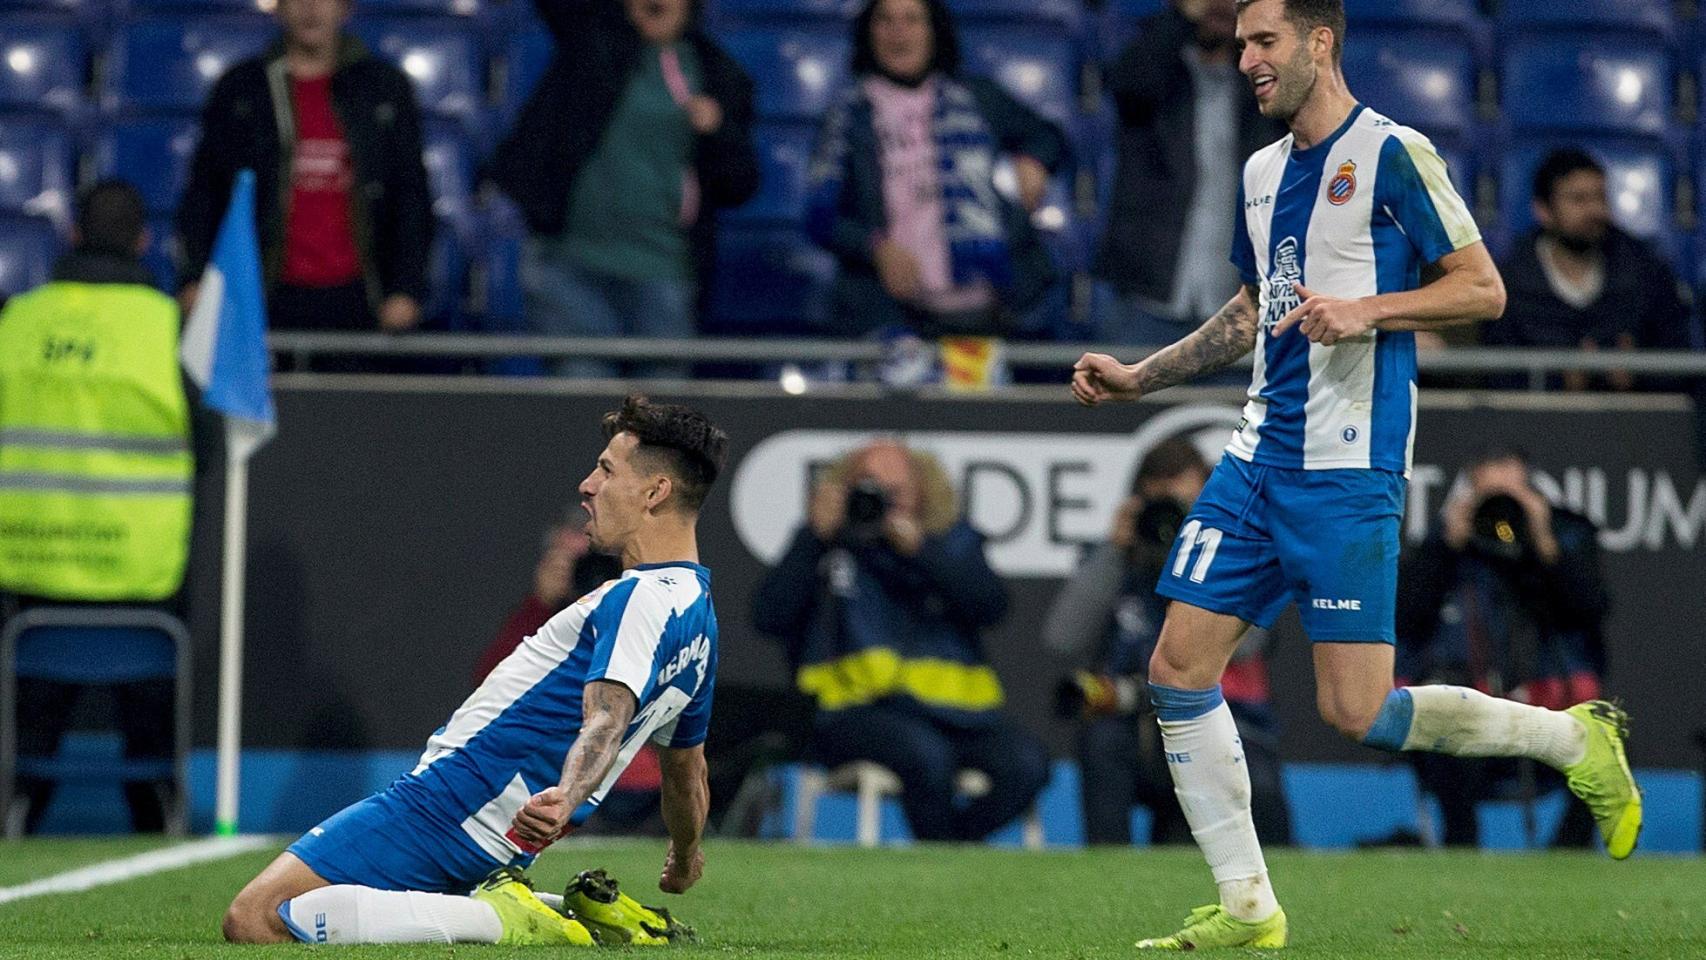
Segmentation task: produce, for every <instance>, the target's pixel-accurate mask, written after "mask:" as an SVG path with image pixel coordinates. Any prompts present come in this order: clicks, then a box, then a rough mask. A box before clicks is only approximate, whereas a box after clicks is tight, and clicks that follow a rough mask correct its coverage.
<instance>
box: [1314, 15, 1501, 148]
mask: <svg viewBox="0 0 1706 960" xmlns="http://www.w3.org/2000/svg"><path fill="white" fill-rule="evenodd" d="M1442 41H1443V42H1442ZM1344 67H1345V81H1346V82H1347V83H1348V84H1349V85H1350V88H1351V90H1352V92H1354V93H1355V94H1356V96H1357V99H1359V100H1361V101H1362V102H1363V103H1366V104H1368V105H1369V106H1370V107H1371V108H1373V109H1375V110H1378V111H1379V112H1381V113H1383V114H1385V115H1387V116H1389V117H1391V118H1392V119H1393V120H1396V121H1398V122H1399V123H1402V124H1404V125H1405V126H1411V127H1417V128H1420V129H1425V130H1428V131H1430V132H1432V131H1449V132H1451V133H1453V134H1456V135H1465V134H1467V133H1468V131H1469V128H1470V127H1471V126H1473V125H1474V123H1475V58H1474V54H1473V53H1472V52H1471V50H1470V48H1469V46H1468V45H1467V44H1466V43H1461V42H1457V43H1454V42H1450V41H1449V40H1445V39H1444V38H1443V37H1442V36H1440V35H1435V34H1432V33H1431V32H1430V33H1419V32H1415V33H1413V32H1410V31H1406V30H1387V29H1385V28H1380V27H1371V28H1369V29H1368V30H1366V31H1358V32H1357V37H1356V42H1354V43H1351V44H1349V45H1347V46H1346V47H1345V61H1344Z"/></svg>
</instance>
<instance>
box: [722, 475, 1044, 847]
mask: <svg viewBox="0 0 1706 960" xmlns="http://www.w3.org/2000/svg"><path fill="white" fill-rule="evenodd" d="M808 519H809V522H808V523H807V524H806V526H804V527H803V528H802V529H801V530H800V531H799V533H798V534H796V535H795V537H794V541H793V544H792V545H791V546H790V547H789V549H788V552H787V553H786V554H785V555H784V556H783V557H782V559H781V561H780V562H778V563H777V565H776V566H775V567H774V568H773V569H772V570H771V571H770V572H769V574H768V575H766V577H765V578H764V581H763V583H762V584H760V586H759V588H758V591H757V593H756V595H755V596H754V598H753V601H754V602H753V621H754V624H755V626H756V627H757V628H758V630H759V631H760V632H762V633H765V634H768V635H770V636H773V637H776V638H778V639H780V640H781V641H782V642H783V644H784V645H785V647H786V650H787V653H788V659H789V662H790V665H791V666H792V667H793V669H794V670H795V677H796V682H797V684H798V686H799V688H800V690H802V691H803V692H805V693H807V694H810V695H811V696H813V697H815V698H816V700H817V705H818V713H817V720H816V723H815V727H814V729H813V740H812V742H813V748H814V750H815V752H816V754H817V756H818V759H819V760H821V761H822V762H823V763H825V764H828V765H830V766H836V765H839V764H843V763H848V762H851V761H855V760H869V761H871V762H874V763H878V764H881V765H882V766H884V767H887V768H888V769H890V770H892V771H894V773H895V775H896V776H897V777H899V778H900V782H901V787H902V791H903V792H902V795H901V804H902V806H903V807H904V808H905V810H906V817H907V821H908V822H909V823H910V824H911V827H912V833H913V835H914V836H916V837H917V838H918V839H920V840H981V839H983V838H985V837H987V836H988V835H989V834H990V833H991V832H993V831H994V830H996V829H997V828H999V827H1001V826H1002V825H1003V824H1005V823H1007V822H1008V821H1010V820H1013V819H1015V818H1016V817H1018V816H1019V815H1020V814H1021V813H1023V812H1024V811H1025V809H1026V808H1028V807H1029V806H1030V805H1031V803H1032V802H1033V801H1034V800H1035V799H1036V796H1037V794H1038V793H1039V792H1041V790H1042V788H1043V786H1044V785H1045V784H1046V783H1047V782H1048V776H1049V758H1048V752H1047V750H1046V749H1045V748H1044V747H1043V745H1042V744H1041V743H1040V742H1039V741H1038V740H1037V739H1036V738H1035V737H1033V736H1031V735H1030V734H1029V733H1026V732H1025V731H1023V730H1021V729H1019V728H1018V727H1017V726H1015V725H1014V724H1013V723H1012V722H1011V721H1010V720H1009V719H1008V718H1006V717H1005V716H1004V715H1003V714H1002V713H1001V709H1000V708H1001V704H1002V702H1003V699H1004V697H1003V694H1002V690H1001V681H1000V680H999V679H998V678H997V677H996V675H995V671H994V670H993V669H992V668H991V667H990V666H989V664H988V662H987V661H986V660H985V658H984V654H983V644H982V641H981V640H980V638H979V631H980V630H982V629H983V628H985V627H989V626H993V625H994V624H996V623H998V622H999V621H1000V620H1001V618H1002V617H1003V616H1004V615H1005V614H1006V612H1007V591H1006V588H1005V587H1004V586H1003V585H1002V583H1001V580H1000V578H999V577H997V576H996V574H995V571H993V570H991V569H990V568H989V564H988V562H987V561H986V560H985V559H984V555H983V535H982V534H980V533H978V532H977V531H976V530H974V529H972V527H971V526H970V525H969V524H968V523H966V522H965V521H964V520H963V519H961V518H960V517H959V512H958V509H957V507H956V504H955V498H954V492H953V488H952V487H951V486H949V484H948V479H947V477H946V475H945V474H944V473H943V472H942V468H941V467H940V466H939V465H937V463H936V461H935V460H934V459H933V458H931V457H928V456H926V455H924V454H920V453H917V452H915V451H911V450H908V449H907V448H906V447H904V446H902V445H901V444H900V443H898V442H894V441H880V442H877V443H873V444H871V445H869V446H867V447H864V448H862V449H860V450H857V451H855V452H853V453H852V454H849V455H848V456H846V457H844V458H842V460H840V461H839V462H838V463H836V464H835V465H834V466H832V467H831V468H829V470H827V471H826V474H825V476H824V478H823V479H822V481H821V482H820V483H818V485H817V487H816V488H815V489H814V490H813V492H812V498H811V506H810V515H809V518H808ZM967 768H970V769H976V770H981V771H983V772H984V773H985V774H987V775H988V777H989V781H990V789H989V792H988V793H987V794H984V795H983V796H981V797H975V798H970V799H967V800H965V801H964V802H961V798H956V797H955V795H954V778H955V774H956V773H957V772H958V771H960V770H963V769H967Z"/></svg>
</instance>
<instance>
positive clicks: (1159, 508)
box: [1132, 497, 1185, 547]
mask: <svg viewBox="0 0 1706 960" xmlns="http://www.w3.org/2000/svg"><path fill="white" fill-rule="evenodd" d="M1132 525H1133V526H1134V527H1135V528H1136V533H1137V536H1136V537H1135V538H1133V539H1134V540H1135V541H1136V542H1138V543H1142V544H1147V545H1148V546H1151V547H1166V546H1168V545H1169V544H1171V543H1172V542H1173V538H1174V537H1176V536H1178V535H1179V528H1180V527H1182V526H1184V525H1185V505H1184V504H1182V503H1180V502H1179V501H1177V500H1174V499H1173V498H1171V497H1157V498H1156V499H1154V500H1151V501H1149V502H1148V503H1145V504H1144V505H1143V509H1142V510H1139V511H1138V512H1137V519H1136V520H1134V521H1133V524H1132Z"/></svg>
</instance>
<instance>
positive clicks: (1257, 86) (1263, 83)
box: [1250, 73, 1279, 97]
mask: <svg viewBox="0 0 1706 960" xmlns="http://www.w3.org/2000/svg"><path fill="white" fill-rule="evenodd" d="M1278 82H1279V81H1278V80H1276V79H1275V78H1274V75H1273V74H1271V73H1264V74H1261V75H1260V76H1257V77H1253V78H1251V80H1250V86H1251V88H1252V89H1254V90H1255V91H1256V96H1258V97H1260V96H1263V95H1265V94H1267V93H1268V92H1269V91H1271V90H1273V88H1274V84H1275V83H1278Z"/></svg>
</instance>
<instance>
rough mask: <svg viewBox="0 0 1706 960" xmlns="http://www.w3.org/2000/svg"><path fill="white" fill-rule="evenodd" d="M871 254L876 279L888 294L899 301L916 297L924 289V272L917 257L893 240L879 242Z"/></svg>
mask: <svg viewBox="0 0 1706 960" xmlns="http://www.w3.org/2000/svg"><path fill="white" fill-rule="evenodd" d="M871 256H872V258H873V259H874V260H875V261H876V264H877V279H879V280H881V281H882V282H883V289H884V290H887V291H888V294H889V296H891V297H893V298H895V299H896V300H901V301H911V300H915V299H917V297H918V294H919V292H920V291H922V290H923V289H924V274H923V272H922V271H921V270H920V269H919V267H918V258H917V257H915V256H913V255H912V254H911V253H910V252H908V251H907V249H906V248H905V247H903V246H901V245H900V244H898V243H895V242H894V241H893V240H883V241H881V242H879V243H878V244H877V246H876V249H875V250H873V251H872V253H871Z"/></svg>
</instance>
